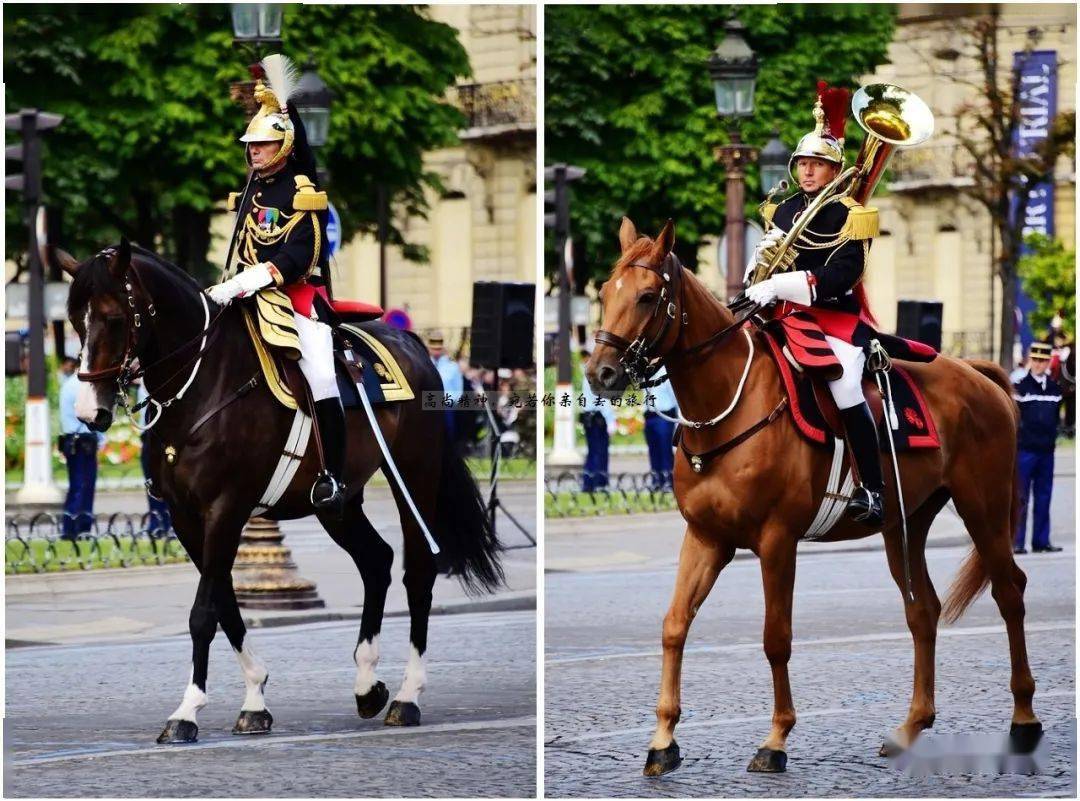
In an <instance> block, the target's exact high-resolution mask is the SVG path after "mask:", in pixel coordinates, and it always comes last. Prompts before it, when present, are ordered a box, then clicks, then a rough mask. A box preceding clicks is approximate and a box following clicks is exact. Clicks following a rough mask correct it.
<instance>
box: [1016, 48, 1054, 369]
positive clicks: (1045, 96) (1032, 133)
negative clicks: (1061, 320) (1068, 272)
mask: <svg viewBox="0 0 1080 801" xmlns="http://www.w3.org/2000/svg"><path fill="white" fill-rule="evenodd" d="M1013 70H1014V71H1015V72H1016V73H1017V74H1018V76H1019V90H1020V125H1019V126H1018V127H1017V129H1016V135H1015V137H1014V138H1013V148H1012V149H1013V153H1014V154H1015V155H1017V156H1027V155H1031V154H1032V153H1034V152H1035V150H1036V149H1037V148H1038V147H1039V145H1041V144H1042V142H1043V141H1044V140H1045V139H1046V138H1047V137H1048V136H1049V135H1050V126H1051V124H1052V123H1053V121H1054V117H1055V116H1057V51H1056V50H1034V51H1032V52H1030V53H1025V52H1017V53H1013ZM1020 201H1021V198H1020V197H1018V196H1015V195H1014V196H1013V199H1012V213H1013V214H1014V215H1016V214H1023V220H1024V228H1023V233H1024V236H1027V235H1028V234H1032V233H1040V234H1046V236H1053V235H1054V182H1053V180H1050V181H1040V182H1039V183H1037V184H1036V185H1035V186H1034V187H1032V188H1031V191H1030V192H1029V193H1028V197H1027V202H1026V203H1025V204H1024V208H1023V209H1020V208H1019V206H1020ZM1029 252H1030V248H1028V246H1027V245H1021V248H1020V255H1025V254H1027V253H1029ZM1017 284H1018V285H1017V293H1016V306H1017V316H1018V318H1019V319H1020V325H1019V327H1018V328H1017V333H1018V334H1019V336H1020V344H1021V347H1022V348H1023V352H1024V353H1027V349H1028V347H1029V346H1030V345H1031V343H1032V342H1033V341H1035V340H1036V339H1041V338H1042V337H1043V336H1045V333H1046V332H1045V331H1039V332H1034V331H1032V330H1031V325H1030V323H1029V319H1028V317H1029V315H1030V314H1031V312H1032V311H1033V310H1034V308H1035V303H1034V301H1032V300H1031V298H1029V297H1028V296H1027V295H1025V294H1024V291H1023V288H1022V287H1021V286H1020V285H1019V278H1018V279H1017Z"/></svg>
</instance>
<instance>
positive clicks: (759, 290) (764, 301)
mask: <svg viewBox="0 0 1080 801" xmlns="http://www.w3.org/2000/svg"><path fill="white" fill-rule="evenodd" d="M746 297H748V298H750V300H752V301H753V302H754V303H757V304H759V305H761V306H768V305H770V304H772V303H775V302H776V283H775V281H774V280H773V279H772V278H767V279H765V280H764V281H762V282H761V283H760V284H754V285H753V286H752V287H749V288H748V289H747V290H746Z"/></svg>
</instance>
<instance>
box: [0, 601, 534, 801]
mask: <svg viewBox="0 0 1080 801" xmlns="http://www.w3.org/2000/svg"><path fill="white" fill-rule="evenodd" d="M357 625H358V624H357V623H356V622H355V621H351V622H347V623H323V624H309V625H301V626H290V627H286V628H278V629H271V630H255V631H252V632H251V637H252V642H253V643H254V644H255V646H256V648H257V649H258V651H259V653H260V654H261V655H262V657H263V658H264V660H265V661H266V663H267V665H268V667H269V669H270V682H269V685H268V687H267V705H268V707H269V709H270V711H271V712H272V713H273V715H274V719H275V722H274V730H273V734H271V735H270V736H268V737H247V738H245V737H234V736H232V735H230V733H229V730H230V729H231V727H232V725H233V722H234V721H235V719H236V715H237V712H238V710H239V709H240V705H241V702H242V700H243V697H244V689H243V682H242V680H241V677H240V671H239V669H238V667H237V665H236V660H235V659H234V657H233V654H232V652H231V650H230V649H229V646H228V642H227V641H226V639H225V636H224V635H223V634H220V633H219V634H218V636H217V637H216V638H215V640H214V643H213V646H212V650H211V655H210V680H209V685H208V688H209V696H210V703H209V705H208V706H207V707H206V708H205V709H204V710H203V711H202V712H201V713H200V714H199V727H200V729H199V741H198V743H196V744H194V745H188V746H159V745H156V744H155V743H154V738H155V737H156V736H157V734H158V732H159V731H160V729H161V726H162V725H163V724H164V722H165V719H166V718H167V717H168V715H169V713H170V712H172V710H173V709H174V708H175V706H176V704H177V702H178V701H179V700H180V696H181V694H182V693H183V690H184V685H185V683H186V681H187V674H188V668H189V664H190V659H191V644H190V640H189V638H188V637H187V636H186V635H183V636H177V637H168V638H159V639H147V640H144V641H141V642H124V643H109V644H100V645H68V646H54V647H33V648H21V649H17V650H13V651H8V656H7V718H6V720H5V729H4V745H5V771H4V785H5V786H4V794H5V796H7V797H15V796H18V797H27V796H30V797H34V796H56V795H64V796H76V797H77V796H113V797H116V796H120V797H139V796H143V797H146V796H149V797H155V796H157V797H161V796H165V797H169V796H174V797H175V796H179V797H369V796H385V797H394V796H434V797H440V796H441V797H446V796H526V797H528V796H532V795H534V794H535V786H536V757H535V754H536V714H535V712H536V669H535V661H536V660H535V655H536V638H535V634H536V627H535V612H533V611H531V610H526V611H520V612H501V613H487V614H461V615H445V616H438V617H435V618H433V619H432V621H431V629H430V631H431V636H430V640H429V650H428V656H429V659H428V667H427V674H428V680H427V690H426V692H425V693H424V695H423V698H422V701H421V706H422V709H423V725H422V726H421V727H419V728H415V729H398V728H390V727H386V726H384V725H383V723H382V719H381V717H382V716H380V717H378V718H375V719H373V720H361V719H360V718H359V717H357V714H356V705H355V702H354V700H353V695H352V684H353V676H354V674H355V670H356V669H355V667H354V665H353V661H352V648H353V646H354V644H355V642H356V630H357ZM380 646H381V648H380V650H381V653H382V657H383V658H382V660H381V661H380V664H379V676H380V678H382V679H383V680H384V681H385V682H386V684H387V687H388V688H389V690H390V692H391V694H393V693H394V692H396V691H397V687H398V685H399V684H400V681H401V675H402V671H403V670H404V666H405V658H406V656H407V653H408V620H407V618H388V619H387V620H386V622H385V624H384V627H383V635H382V638H381V643H380Z"/></svg>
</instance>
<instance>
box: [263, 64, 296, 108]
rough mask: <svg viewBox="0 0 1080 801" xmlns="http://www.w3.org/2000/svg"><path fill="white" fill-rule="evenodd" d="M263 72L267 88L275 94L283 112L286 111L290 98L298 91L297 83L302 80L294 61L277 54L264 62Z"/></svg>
mask: <svg viewBox="0 0 1080 801" xmlns="http://www.w3.org/2000/svg"><path fill="white" fill-rule="evenodd" d="M262 68H263V72H265V73H266V86H267V88H268V89H270V91H271V92H273V93H274V97H276V98H277V100H278V105H279V106H281V110H282V111H285V110H286V103H288V101H289V96H290V95H291V94H292V93H293V92H294V91H295V90H296V84H297V81H299V80H300V70H299V69H297V67H296V65H295V64H293V62H292V59H290V58H289V57H288V56H283V55H280V54H278V53H275V54H274V55H272V56H267V57H266V58H264V59H263V60H262Z"/></svg>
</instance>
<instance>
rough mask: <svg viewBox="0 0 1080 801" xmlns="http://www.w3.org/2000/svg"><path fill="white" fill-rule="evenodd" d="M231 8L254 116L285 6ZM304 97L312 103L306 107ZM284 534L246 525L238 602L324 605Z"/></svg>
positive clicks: (234, 90)
mask: <svg viewBox="0 0 1080 801" xmlns="http://www.w3.org/2000/svg"><path fill="white" fill-rule="evenodd" d="M231 11H232V26H233V37H234V39H233V41H234V43H235V44H236V45H237V46H241V47H245V48H248V49H249V50H250V53H251V56H250V57H251V58H252V60H253V63H252V64H250V65H249V66H248V71H249V72H250V73H251V80H250V81H244V82H242V83H235V84H233V85H232V86H231V87H230V91H231V96H232V98H233V99H234V100H236V101H238V102H239V103H240V104H241V105H242V106H243V107H244V108H245V109H246V110H247V112H248V114H250V115H254V114H255V112H256V111H257V103H256V102H255V97H254V91H255V81H256V80H258V79H259V78H262V77H264V76H263V71H262V67H261V66H260V64H259V61H260V60H261V59H262V57H263V49H264V48H267V49H269V48H270V47H272V46H276V47H274V49H279V48H280V46H281V6H280V5H279V4H277V3H232V4H231ZM309 76H312V77H313V78H314V82H313V81H311V79H310V78H309ZM305 79H307V80H308V84H307V88H308V89H311V90H316V91H315V92H313V93H312V94H311V95H310V96H307V97H304V98H302V99H301V98H296V99H295V100H294V102H296V104H297V106H296V109H297V111H299V112H300V113H301V117H302V118H303V119H304V127H305V129H307V130H308V131H309V136H308V140H309V142H310V144H311V146H312V147H318V146H320V145H323V144H325V143H326V131H327V129H328V126H329V116H330V109H329V102H330V101H329V99H328V98H327V99H326V103H325V104H324V105H322V106H321V107H320V105H319V103H318V101H320V100H322V99H323V98H322V96H321V95H319V94H318V93H317V90H318V89H319V86H318V84H322V81H321V79H320V78H319V76H318V75H316V74H315V73H314V71H309V72H307V73H305V74H304V75H303V77H302V78H301V80H300V82H298V87H301V86H303V83H304V80H305ZM322 88H323V89H326V84H322ZM326 91H329V90H326ZM305 102H306V103H307V104H308V106H307V107H306V108H303V109H302V108H301V106H303V105H304V103H305ZM305 111H308V112H310V111H314V112H315V117H314V118H311V122H310V123H309V121H308V119H309V118H308V117H304V116H303V115H304V113H305ZM313 128H314V129H316V130H315V135H314V136H312V135H311V134H310V131H311V130H312V129H313ZM316 140H317V144H316ZM230 247H231V244H230ZM284 539H285V535H284V534H282V532H281V529H280V528H279V527H278V524H277V521H274V520H271V519H269V518H266V517H253V518H251V519H250V520H249V521H248V522H247V525H246V526H244V530H243V532H241V534H240V545H239V547H238V548H237V550H236V561H235V562H234V563H233V571H232V575H233V589H234V590H235V592H236V602H237V605H238V606H240V607H243V608H247V609H314V608H319V607H323V606H325V605H326V604H325V603H324V602H323V600H322V598H320V597H319V593H318V589H317V588H316V586H315V582H313V581H310V580H308V579H305V578H302V577H301V576H300V574H299V572H298V570H297V568H296V563H295V562H294V561H293V558H292V551H291V550H290V549H289V548H288V546H286V545H285V543H284Z"/></svg>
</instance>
